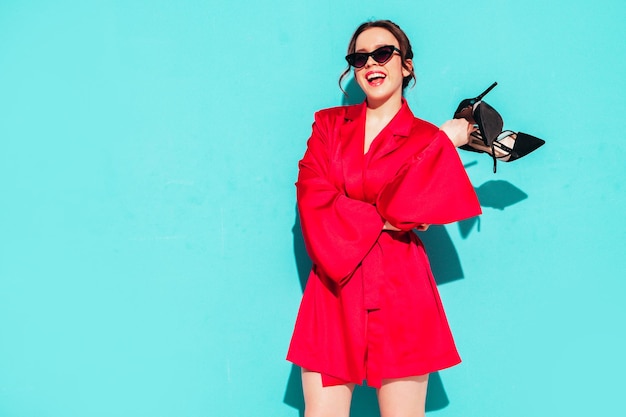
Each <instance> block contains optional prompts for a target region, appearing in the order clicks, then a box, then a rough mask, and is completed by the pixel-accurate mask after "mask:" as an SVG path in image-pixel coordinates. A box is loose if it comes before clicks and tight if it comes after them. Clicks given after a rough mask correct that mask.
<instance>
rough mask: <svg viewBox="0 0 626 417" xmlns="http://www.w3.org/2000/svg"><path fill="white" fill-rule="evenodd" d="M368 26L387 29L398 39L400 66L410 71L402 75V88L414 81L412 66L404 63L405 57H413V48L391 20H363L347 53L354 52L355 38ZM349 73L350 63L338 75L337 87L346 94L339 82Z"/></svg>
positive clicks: (404, 34) (351, 40)
mask: <svg viewBox="0 0 626 417" xmlns="http://www.w3.org/2000/svg"><path fill="white" fill-rule="evenodd" d="M370 28H383V29H387V30H388V31H389V32H391V34H392V35H393V36H394V37H395V38H396V39H397V40H398V44H399V45H400V58H402V67H403V68H404V69H406V70H407V71H409V72H410V74H409V75H407V76H406V77H404V79H403V80H402V89H405V88H406V87H407V86H408V85H409V83H410V82H411V80H413V82H415V72H414V71H413V67H412V66H410V67H409V66H408V65H407V63H406V60H407V59H413V49H412V48H411V42H409V38H408V37H407V36H406V33H404V31H403V30H402V29H400V26H398V25H396V24H395V23H393V22H392V21H391V20H374V21H372V22H365V23H363V24H361V26H359V27H358V28H357V29H356V30H355V31H354V34H353V35H352V39H350V43H349V44H348V54H347V55H349V54H352V53H354V52H355V50H356V38H358V37H359V35H360V34H361V33H363V32H365V31H366V30H367V29H370ZM349 73H350V65H348V68H346V70H345V71H344V72H343V74H341V77H339V88H341V91H343V93H344V94H346V95H347V93H346V92H345V91H344V89H343V87H342V86H341V82H342V81H343V79H344V78H345V77H346V75H348V74H349Z"/></svg>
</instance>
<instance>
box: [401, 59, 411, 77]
mask: <svg viewBox="0 0 626 417" xmlns="http://www.w3.org/2000/svg"><path fill="white" fill-rule="evenodd" d="M404 64H405V65H404V66H402V76H403V77H408V76H409V75H411V71H412V70H413V60H412V59H406V60H404ZM405 66H406V68H405ZM407 68H408V69H407Z"/></svg>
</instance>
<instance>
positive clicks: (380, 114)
mask: <svg viewBox="0 0 626 417" xmlns="http://www.w3.org/2000/svg"><path fill="white" fill-rule="evenodd" d="M401 107H402V95H401V94H400V95H399V96H397V97H390V98H389V99H387V100H381V101H378V102H377V101H375V100H370V99H369V98H368V99H367V115H368V116H370V117H374V118H377V119H391V118H392V117H393V116H395V115H396V114H397V113H398V110H400V108H401Z"/></svg>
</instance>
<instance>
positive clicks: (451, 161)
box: [376, 130, 481, 230]
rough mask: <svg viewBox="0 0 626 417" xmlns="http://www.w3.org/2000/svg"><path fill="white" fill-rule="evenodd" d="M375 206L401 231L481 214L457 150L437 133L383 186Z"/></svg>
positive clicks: (446, 137)
mask: <svg viewBox="0 0 626 417" xmlns="http://www.w3.org/2000/svg"><path fill="white" fill-rule="evenodd" d="M376 206H377V207H378V211H379V212H380V214H381V216H382V217H383V218H385V219H387V221H389V223H391V224H392V225H394V226H396V227H398V228H399V229H402V230H409V229H412V228H414V227H417V226H418V225H420V224H423V223H426V224H446V223H452V222H455V221H459V220H464V219H467V218H470V217H474V216H477V215H479V214H481V209H480V203H479V202H478V197H477V196H476V192H475V191H474V187H473V186H472V184H471V182H470V180H469V178H468V177H467V173H466V172H465V168H464V167H463V164H462V162H461V160H460V158H459V155H458V153H457V150H456V148H454V145H452V142H450V139H449V138H448V136H447V135H446V134H445V133H444V132H443V131H441V130H440V131H438V132H437V134H436V135H435V137H434V138H433V140H432V142H431V143H430V144H429V145H428V146H427V147H426V149H424V150H423V151H422V152H420V153H419V154H418V155H415V156H414V157H413V158H411V159H410V160H409V161H407V163H405V164H404V165H403V166H402V167H401V168H400V170H399V171H398V172H397V174H396V175H395V176H394V177H393V178H392V179H391V180H390V181H389V182H388V183H387V184H385V186H384V187H383V188H382V190H381V192H380V193H379V195H378V199H377V203H376Z"/></svg>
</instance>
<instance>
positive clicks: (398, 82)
mask: <svg viewBox="0 0 626 417" xmlns="http://www.w3.org/2000/svg"><path fill="white" fill-rule="evenodd" d="M385 45H393V46H395V47H396V48H398V49H399V47H400V45H399V43H398V40H397V39H396V38H395V36H393V34H392V33H391V32H389V31H388V30H387V29H383V28H377V27H374V28H369V29H366V30H365V31H363V32H362V33H361V34H359V36H358V37H357V38H356V44H355V52H372V51H374V50H376V49H378V48H380V47H381V46H385ZM406 62H407V65H409V66H411V65H412V63H411V60H408V59H407V60H406ZM408 75H410V72H409V71H408V70H406V69H404V68H403V67H402V57H400V55H399V54H398V53H397V52H396V53H394V54H393V56H392V57H391V59H389V61H387V62H386V63H384V64H379V63H377V62H376V61H374V59H373V58H372V57H369V58H368V60H367V63H366V64H365V66H363V67H362V68H355V69H354V78H355V79H356V81H357V83H358V84H359V86H360V87H361V89H362V90H363V92H364V93H365V96H366V97H367V102H368V105H369V106H379V105H381V104H384V103H385V102H387V101H388V100H389V99H390V98H394V99H398V100H401V99H402V81H403V79H404V77H406V76H408Z"/></svg>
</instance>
